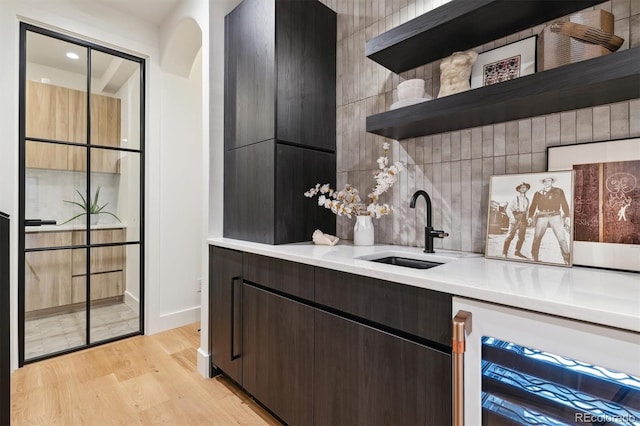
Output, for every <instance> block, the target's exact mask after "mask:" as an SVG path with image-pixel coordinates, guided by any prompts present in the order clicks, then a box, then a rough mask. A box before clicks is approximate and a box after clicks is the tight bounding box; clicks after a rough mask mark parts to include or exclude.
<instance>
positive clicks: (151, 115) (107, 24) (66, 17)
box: [0, 0, 208, 368]
mask: <svg viewBox="0 0 640 426" xmlns="http://www.w3.org/2000/svg"><path fill="white" fill-rule="evenodd" d="M185 4H190V5H191V9H190V11H191V13H194V14H198V15H197V16H198V19H197V21H198V22H199V24H200V25H201V27H202V26H203V25H204V24H206V21H207V20H208V5H207V4H206V2H203V1H199V0H185ZM19 19H23V20H25V21H27V22H30V23H33V24H37V25H39V26H43V27H46V28H49V29H52V30H55V31H59V32H63V33H66V34H70V35H73V36H76V37H79V38H82V39H85V40H88V41H92V42H95V43H98V44H101V45H105V46H108V47H112V48H115V49H116V50H120V51H125V52H127V53H131V54H133V55H136V56H141V57H145V58H146V59H147V67H146V82H147V91H146V104H147V111H146V159H145V160H146V161H145V164H146V173H145V174H146V188H147V191H146V197H145V198H146V205H147V209H146V213H147V215H146V218H145V231H146V232H145V238H146V258H147V262H146V264H145V279H146V283H145V292H146V296H147V297H146V304H145V305H146V320H145V328H146V332H147V334H150V333H155V332H159V331H163V330H165V329H169V328H173V327H177V326H180V325H183V324H184V323H185V321H189V322H191V321H195V320H197V319H198V318H199V316H200V314H199V312H198V310H197V307H196V306H195V305H197V304H199V294H197V293H195V291H193V295H192V296H191V297H192V298H193V299H191V298H189V300H186V299H185V298H183V297H182V294H183V293H184V288H185V283H184V279H176V277H175V276H173V275H171V276H165V275H163V273H164V272H166V270H165V268H164V265H170V263H169V262H173V263H174V264H178V263H179V262H181V261H183V260H184V259H200V261H201V259H202V252H203V245H204V243H203V242H204V241H205V238H204V234H205V232H202V231H200V234H201V238H200V239H199V241H196V242H195V243H193V242H189V243H185V238H184V235H183V234H182V233H180V232H179V230H180V228H186V227H193V224H190V223H188V222H182V223H176V222H175V220H174V219H175V215H176V214H177V213H178V212H177V211H176V210H175V209H174V207H173V206H172V203H171V200H172V199H173V196H174V195H175V194H174V193H172V192H170V191H178V192H179V193H183V192H185V185H187V186H186V187H187V188H188V187H193V188H197V190H199V191H203V189H202V185H203V184H204V182H206V180H205V179H204V178H203V175H204V174H205V171H204V170H203V167H204V164H205V163H204V161H203V160H202V150H203V149H204V144H200V146H198V144H197V143H196V142H193V144H192V145H193V146H190V147H189V149H195V150H197V151H196V152H197V155H195V156H194V157H195V160H196V161H197V162H198V166H197V167H196V171H195V172H194V173H190V174H189V177H188V179H189V180H191V181H192V182H190V183H191V185H189V184H188V182H187V180H184V179H183V180H182V184H183V185H182V186H181V187H180V188H179V189H178V188H176V185H169V186H167V185H163V184H165V183H166V182H167V178H168V177H170V176H174V177H175V176H177V175H179V174H180V172H179V171H178V170H177V169H176V167H182V168H183V169H182V170H184V168H185V167H186V164H184V163H182V162H181V160H180V159H179V158H174V159H173V160H176V161H169V158H170V157H168V156H171V155H174V157H175V156H176V155H175V154H176V152H179V151H180V150H179V146H180V145H181V144H183V142H184V141H183V140H181V139H177V138H174V137H164V136H163V132H166V133H167V135H175V134H176V133H177V132H178V130H177V129H180V128H181V127H183V126H184V125H185V122H184V121H181V120H180V116H178V115H176V114H173V113H174V112H175V111H174V110H173V109H172V108H173V106H171V105H166V104H169V103H171V102H172V99H171V97H172V96H173V95H174V89H173V88H171V87H168V86H165V85H172V84H175V83H176V80H175V79H174V78H173V77H171V76H166V75H165V73H164V72H163V71H162V69H161V68H160V65H159V57H160V48H159V46H160V30H159V29H158V28H157V27H155V26H153V25H151V24H149V23H147V22H145V21H142V20H139V19H136V18H134V17H132V16H130V15H127V14H124V13H121V12H118V11H115V10H112V9H110V8H108V7H106V6H104V5H101V4H99V3H96V2H90V1H77V0H0V50H1V51H2V52H3V56H4V58H5V60H4V61H3V66H1V67H0V93H2V94H3V95H2V97H0V210H2V211H5V212H6V213H8V214H10V215H11V216H12V218H16V216H17V214H18V170H19V169H18V109H17V107H16V106H17V105H18V51H19V50H18V44H19V43H18V42H19V38H18V37H19ZM194 19H195V18H194ZM205 52H207V53H208V47H207V50H206V51H205ZM204 56H205V55H204V54H203V65H202V67H203V68H205V69H206V67H207V62H206V61H208V59H206V60H205V58H204ZM184 84H185V85H186V86H188V87H191V86H189V85H190V84H192V82H191V83H187V82H184ZM207 86H208V85H207ZM203 89H204V87H203ZM190 90H192V91H193V88H191V89H190ZM204 93H205V94H206V93H207V92H206V91H205V92H204ZM196 102H197V101H196ZM204 102H205V101H204V99H203V100H202V103H204ZM207 102H208V98H207ZM170 113H171V114H173V115H164V114H170ZM206 115H207V114H206V113H204V114H203V116H205V117H206ZM174 126H175V128H174ZM198 126H199V127H201V128H205V127H204V124H203V123H200V124H199V125H198ZM206 129H207V133H208V123H207V127H206ZM202 136H204V137H207V136H206V135H203V134H202V133H199V132H197V130H196V131H195V133H194V132H192V133H191V134H190V137H193V138H199V139H200V140H202ZM207 140H208V139H207ZM190 142H192V141H190ZM207 149H208V148H207ZM191 154H192V153H191V152H190V153H189V155H191ZM189 169H191V165H189ZM176 199H177V198H176ZM167 207H169V208H170V211H169V212H165V213H163V208H167ZM196 209H200V214H199V215H198V214H195V217H196V219H193V218H191V220H195V223H198V222H199V223H204V221H205V216H204V215H203V214H204V213H203V212H204V209H203V208H201V207H197V208H196ZM196 227H197V225H196ZM192 229H193V228H192ZM200 229H201V230H202V229H204V226H203V227H201V228H200ZM176 230H177V231H178V232H176ZM189 232H191V230H190V231H189ZM196 232H197V231H196ZM11 236H12V250H11V253H12V258H11V267H12V271H11V300H12V303H11V317H12V323H11V335H12V337H13V342H12V354H13V357H12V365H13V367H14V368H15V367H17V334H18V333H17V270H18V265H17V240H18V238H17V237H18V235H17V223H16V222H15V220H14V221H13V222H12V233H11ZM189 238H190V239H191V240H193V239H194V236H193V235H190V236H189ZM176 250H180V254H181V257H180V258H179V259H176V258H175V257H174V255H175V253H176ZM190 268H192V269H194V271H190V278H189V279H190V280H193V279H194V277H197V276H199V272H198V271H197V270H198V269H199V264H198V262H194V263H193V264H191V265H190ZM200 269H202V268H200ZM205 282H206V281H205ZM177 296H180V297H177ZM185 309H187V310H188V312H189V313H188V315H186V316H185V315H184V311H185Z"/></svg>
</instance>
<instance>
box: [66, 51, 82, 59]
mask: <svg viewBox="0 0 640 426" xmlns="http://www.w3.org/2000/svg"><path fill="white" fill-rule="evenodd" d="M67 58H69V59H80V56H78V54H77V53H73V52H67Z"/></svg>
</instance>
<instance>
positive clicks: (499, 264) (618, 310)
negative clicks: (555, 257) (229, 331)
mask: <svg viewBox="0 0 640 426" xmlns="http://www.w3.org/2000/svg"><path fill="white" fill-rule="evenodd" d="M209 244H212V245H214V246H218V247H224V248H229V249H235V250H240V251H245V252H249V253H255V254H261V255H264V256H270V257H276V258H279V259H284V260H291V261H295V262H299V263H305V264H308V265H314V266H320V267H324V268H329V269H334V270H337V271H343V272H349V273H353V274H358V275H364V276H368V277H372V278H379V279H383V280H388V281H394V282H398V283H402V284H408V285H412V286H416V287H422V288H426V289H431V290H438V291H442V292H446V293H449V294H453V295H456V296H462V297H469V298H473V299H477V300H482V301H487V302H493V303H498V304H502V305H506V306H511V307H515V308H520V309H527V310H532V311H536V312H542V313H546V314H552V315H557V316H561V317H565V318H570V319H576V320H580V321H587V322H591V323H595V324H601V325H606V326H611V327H617V328H621V329H625V330H631V331H636V332H640V274H635V273H631V272H616V271H608V270H603V269H595V268H584V267H575V266H574V267H572V268H567V267H562V266H550V265H539V264H531V263H523V262H513V261H503V260H495V259H485V258H484V257H481V256H482V255H478V254H473V253H464V252H455V251H447V250H436V254H435V256H436V257H433V260H435V261H437V256H440V257H441V258H442V259H443V260H450V261H449V262H448V263H445V264H444V265H440V266H438V267H436V268H432V269H426V270H424V269H423V270H419V269H412V268H406V267H402V266H393V265H386V264H383V263H377V262H371V261H369V260H362V259H358V258H359V257H362V256H372V255H377V256H379V255H384V254H387V253H388V254H392V253H391V252H393V254H397V253H399V252H401V253H404V254H406V255H407V256H410V257H419V256H421V255H424V253H423V252H422V249H421V248H418V247H402V246H393V245H375V246H369V247H358V246H353V245H351V244H350V242H346V243H345V242H342V241H340V242H339V243H338V245H336V246H333V247H332V246H320V245H314V244H312V243H296V244H282V245H269V244H260V243H253V242H249V241H241V240H233V239H229V238H211V239H209ZM427 256H429V255H427ZM431 256H433V255H431ZM452 259H453V260H452Z"/></svg>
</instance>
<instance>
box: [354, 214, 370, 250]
mask: <svg viewBox="0 0 640 426" xmlns="http://www.w3.org/2000/svg"><path fill="white" fill-rule="evenodd" d="M353 245H354V246H372V245H373V218H372V217H371V216H356V224H355V226H354V227H353Z"/></svg>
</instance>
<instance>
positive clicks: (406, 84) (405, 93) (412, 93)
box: [397, 78, 424, 101]
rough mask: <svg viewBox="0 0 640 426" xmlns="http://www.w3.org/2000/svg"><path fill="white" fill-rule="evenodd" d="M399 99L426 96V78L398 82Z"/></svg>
mask: <svg viewBox="0 0 640 426" xmlns="http://www.w3.org/2000/svg"><path fill="white" fill-rule="evenodd" d="M397 90H398V100H399V101H402V100H405V99H419V98H422V97H423V96H424V80H423V79H421V78H412V79H411V80H405V81H403V82H401V83H400V84H398V89H397Z"/></svg>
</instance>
